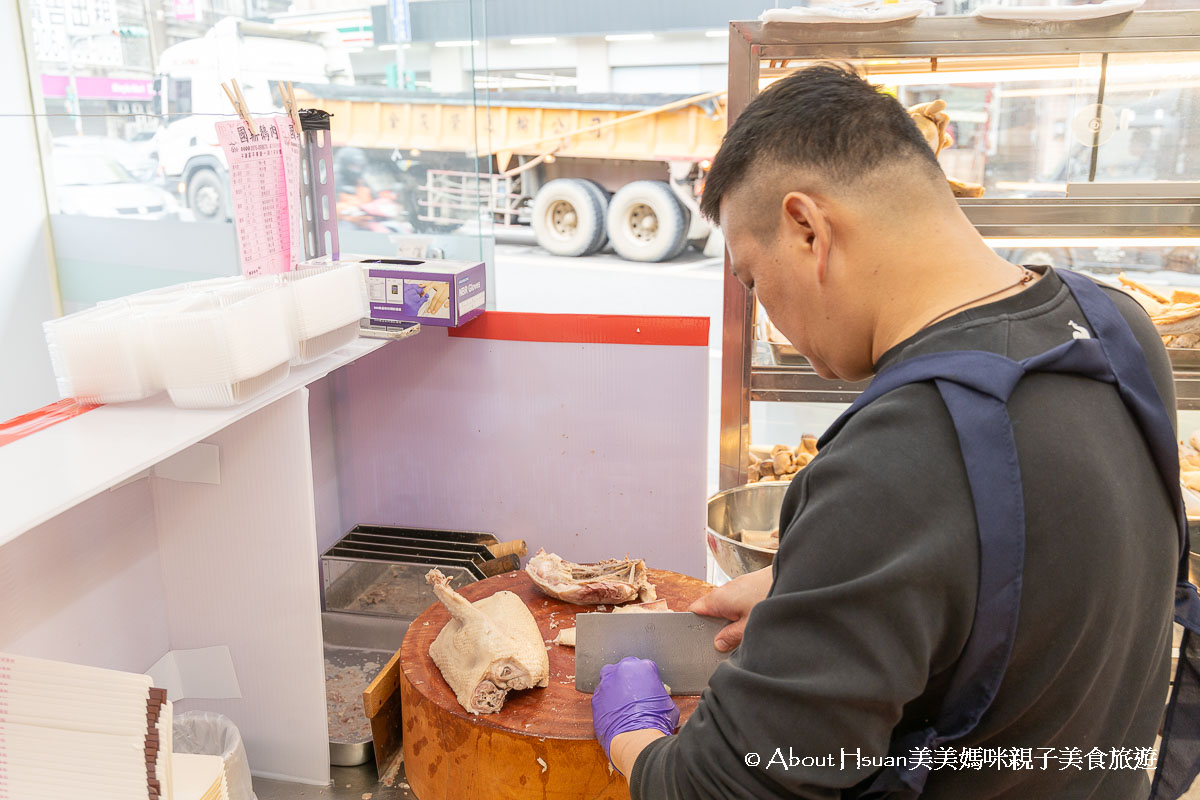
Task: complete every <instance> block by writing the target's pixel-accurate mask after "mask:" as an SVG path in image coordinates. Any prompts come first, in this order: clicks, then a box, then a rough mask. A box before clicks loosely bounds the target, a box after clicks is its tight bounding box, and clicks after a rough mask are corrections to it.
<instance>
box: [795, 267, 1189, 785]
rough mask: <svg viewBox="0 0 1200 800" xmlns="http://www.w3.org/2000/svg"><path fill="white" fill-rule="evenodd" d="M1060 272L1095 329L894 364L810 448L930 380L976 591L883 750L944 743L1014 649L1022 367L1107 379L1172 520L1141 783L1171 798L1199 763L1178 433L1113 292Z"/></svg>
mask: <svg viewBox="0 0 1200 800" xmlns="http://www.w3.org/2000/svg"><path fill="white" fill-rule="evenodd" d="M1057 274H1058V275H1059V276H1060V277H1061V278H1062V279H1063V281H1064V282H1065V283H1066V285H1067V287H1068V288H1069V289H1070V290H1071V293H1072V294H1073V295H1074V297H1075V300H1076V302H1077V303H1078V304H1079V307H1080V308H1081V309H1082V310H1083V314H1084V317H1085V318H1086V322H1087V323H1088V326H1089V327H1090V328H1091V330H1092V332H1093V337H1092V338H1087V337H1086V335H1085V336H1084V338H1074V339H1073V340H1072V341H1070V342H1067V343H1065V344H1062V345H1059V346H1058V347H1055V348H1053V349H1051V350H1048V351H1046V352H1045V353H1042V354H1041V355H1038V356H1034V357H1032V358H1027V359H1025V360H1023V361H1013V360H1011V359H1009V358H1006V357H1005V356H1002V355H999V354H998V353H989V352H983V351H971V350H962V351H951V352H944V353H931V354H928V355H923V356H917V357H916V358H912V359H909V360H907V361H902V362H900V363H898V364H896V365H894V366H892V367H888V368H887V369H885V370H883V371H882V372H880V373H879V374H878V375H877V376H876V377H875V379H874V380H873V381H872V382H871V385H870V386H869V387H867V389H866V391H864V392H863V393H862V394H861V395H860V396H859V397H858V399H857V400H855V402H854V404H853V405H851V406H850V408H849V409H848V410H847V411H846V412H845V413H844V414H843V415H842V416H841V417H839V418H838V420H837V421H836V422H834V424H833V425H832V426H831V427H830V428H829V430H828V431H826V433H825V435H824V436H823V437H822V438H821V441H820V444H819V446H820V447H821V448H824V447H825V445H826V444H828V443H829V441H830V440H832V439H833V438H834V437H835V436H837V434H838V432H839V431H840V430H841V429H842V427H843V426H845V424H846V422H847V421H848V420H849V419H850V417H852V416H854V414H855V413H857V412H858V411H859V410H861V409H862V408H863V407H865V406H866V405H868V404H869V403H871V401H873V400H875V399H876V398H878V397H880V396H882V395H884V394H887V393H888V392H890V391H892V390H893V389H897V388H899V387H901V386H905V385H907V384H909V383H915V382H918V381H933V383H934V385H935V386H937V389H938V391H939V392H940V393H941V395H942V400H943V401H944V402H945V404H946V408H947V410H949V412H950V417H951V419H952V420H953V423H954V429H955V431H956V432H957V434H958V441H959V446H960V448H961V450H962V457H963V462H964V463H965V465H966V468H967V479H968V482H969V484H970V487H971V496H972V498H973V500H974V502H975V521H976V524H977V526H978V529H979V555H980V561H979V596H978V600H977V602H976V605H975V620H974V624H973V626H972V629H971V633H970V635H969V636H968V638H967V643H966V646H965V647H964V649H963V653H962V655H961V657H960V659H959V661H958V664H957V666H956V667H955V671H954V674H953V677H952V678H951V682H950V684H949V688H948V690H947V693H946V697H945V700H944V702H943V706H942V708H941V709H940V711H939V712H938V715H937V718H936V720H935V721H934V723H933V725H932V726H930V727H928V728H924V729H922V730H917V731H913V732H911V733H909V734H907V735H905V736H902V737H900V738H898V739H896V740H894V741H893V742H892V743H891V747H890V750H889V755H892V756H905V757H910V756H911V753H912V751H913V749H915V748H922V747H927V748H930V749H931V750H932V749H933V748H935V747H939V746H943V745H946V744H947V743H950V742H954V741H956V740H959V739H961V738H962V737H964V736H966V735H967V734H969V733H970V732H971V731H972V730H973V729H974V728H975V726H976V725H978V723H979V719H980V717H982V716H983V713H984V712H985V711H986V710H987V709H988V706H990V705H991V703H992V700H993V699H994V698H995V696H996V691H997V689H998V688H999V687H1000V680H1001V679H1002V678H1003V677H1004V672H1005V670H1006V669H1007V667H1008V660H1009V656H1010V655H1011V653H1012V647H1013V639H1014V637H1015V636H1016V631H1017V616H1018V612H1019V610H1020V605H1021V580H1022V574H1023V571H1024V559H1025V504H1024V497H1023V491H1022V488H1021V470H1020V466H1019V464H1018V462H1017V446H1016V440H1015V437H1014V436H1013V429H1012V422H1011V421H1010V419H1009V416H1008V405H1007V404H1008V398H1009V397H1010V396H1011V395H1012V392H1013V389H1014V388H1016V385H1017V383H1018V382H1019V381H1020V380H1021V378H1022V377H1023V376H1024V375H1026V374H1028V373H1031V372H1046V373H1069V374H1076V375H1083V376H1086V377H1089V378H1092V379H1094V380H1098V381H1104V382H1105V383H1111V384H1113V385H1114V386H1115V387H1116V389H1117V391H1118V392H1119V393H1120V396H1121V399H1122V400H1123V401H1124V403H1125V406H1126V407H1127V408H1128V409H1129V412H1130V413H1131V414H1132V415H1133V417H1134V418H1135V419H1136V420H1137V423H1138V426H1139V427H1140V429H1141V432H1142V435H1143V436H1144V437H1145V438H1146V442H1147V443H1148V445H1149V448H1150V451H1151V454H1152V455H1153V457H1154V461H1155V464H1156V466H1157V467H1158V472H1159V474H1160V475H1161V477H1162V481H1163V485H1164V486H1165V487H1166V488H1167V492H1168V494H1169V496H1170V497H1171V498H1172V500H1173V502H1174V503H1175V506H1176V516H1177V517H1178V521H1179V550H1180V558H1179V572H1178V583H1177V584H1176V590H1175V620H1176V621H1177V622H1179V623H1180V624H1181V625H1183V626H1184V635H1183V642H1182V644H1181V645H1180V648H1179V666H1178V668H1177V670H1176V673H1175V681H1174V687H1173V688H1172V691H1171V695H1170V699H1169V701H1168V703H1167V709H1166V717H1165V719H1164V724H1163V733H1162V747H1161V749H1160V751H1159V755H1158V764H1157V771H1156V772H1155V775H1154V781H1153V784H1152V786H1151V789H1150V797H1151V798H1152V799H1153V800H1175V798H1177V797H1179V795H1180V794H1182V793H1183V792H1184V791H1185V790H1186V789H1187V788H1188V786H1189V785H1190V783H1191V782H1192V780H1193V779H1194V778H1195V777H1196V775H1197V773H1198V772H1200V596H1198V595H1197V593H1196V587H1194V586H1193V585H1192V584H1191V583H1190V582H1189V581H1188V567H1187V565H1188V531H1187V519H1186V517H1185V515H1184V510H1183V498H1182V495H1181V493H1180V489H1179V450H1178V446H1177V444H1176V441H1175V432H1174V429H1173V427H1172V425H1171V420H1170V417H1169V416H1168V415H1167V410H1166V408H1165V407H1164V405H1163V402H1162V399H1161V398H1160V396H1159V394H1158V389H1157V387H1156V386H1155V385H1154V381H1153V379H1152V378H1151V376H1150V368H1149V366H1148V365H1147V363H1146V357H1145V354H1144V353H1143V352H1142V348H1141V346H1140V345H1139V344H1138V342H1137V339H1135V338H1134V335H1133V332H1132V331H1131V330H1130V328H1129V325H1128V323H1126V321H1125V318H1124V317H1122V316H1121V313H1120V312H1119V311H1118V310H1117V307H1116V306H1115V305H1114V304H1113V302H1112V300H1110V299H1109V298H1108V297H1107V296H1106V295H1105V294H1104V291H1103V290H1101V289H1100V288H1099V287H1098V286H1096V284H1095V283H1093V282H1092V281H1091V280H1089V279H1088V278H1085V277H1083V276H1081V275H1077V274H1075V273H1072V272H1068V271H1065V270H1058V271H1057ZM1078 335H1083V334H1077V336H1078ZM909 760H910V761H911V758H910V759H909ZM928 775H929V768H928V766H924V765H923V766H920V767H916V768H913V767H906V768H899V767H886V768H884V769H883V771H881V772H880V773H879V774H878V775H877V776H876V777H875V779H874V781H873V782H872V783H871V784H870V786H869V787H868V788H867V790H866V791H865V793H863V794H862V795H860V796H861V797H869V798H887V800H911V799H912V798H916V797H919V796H920V794H921V791H922V789H923V788H924V785H925V780H926V778H927V777H928Z"/></svg>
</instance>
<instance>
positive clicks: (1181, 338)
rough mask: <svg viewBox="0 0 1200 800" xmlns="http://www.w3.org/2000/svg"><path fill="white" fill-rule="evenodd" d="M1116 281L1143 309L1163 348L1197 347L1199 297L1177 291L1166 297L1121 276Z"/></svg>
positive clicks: (1199, 339)
mask: <svg viewBox="0 0 1200 800" xmlns="http://www.w3.org/2000/svg"><path fill="white" fill-rule="evenodd" d="M1117 280H1119V281H1120V282H1121V287H1122V288H1124V289H1125V291H1126V292H1127V293H1128V294H1129V295H1131V296H1132V297H1133V299H1134V300H1137V301H1138V302H1139V303H1140V304H1141V305H1142V308H1144V309H1146V313H1148V314H1149V315H1150V321H1151V322H1153V323H1154V327H1155V328H1156V329H1157V330H1158V334H1159V336H1162V337H1163V342H1164V343H1165V344H1166V345H1167V346H1169V347H1176V348H1183V347H1196V346H1197V345H1200V294H1197V293H1195V292H1189V291H1186V290H1180V289H1177V290H1175V291H1173V292H1172V293H1171V296H1170V297H1167V296H1165V295H1163V294H1160V293H1158V292H1156V291H1154V290H1153V289H1151V288H1150V287H1149V286H1146V285H1145V284H1142V283H1138V282H1137V281H1135V280H1131V279H1130V278H1127V277H1126V276H1125V274H1124V273H1122V274H1121V275H1118V276H1117Z"/></svg>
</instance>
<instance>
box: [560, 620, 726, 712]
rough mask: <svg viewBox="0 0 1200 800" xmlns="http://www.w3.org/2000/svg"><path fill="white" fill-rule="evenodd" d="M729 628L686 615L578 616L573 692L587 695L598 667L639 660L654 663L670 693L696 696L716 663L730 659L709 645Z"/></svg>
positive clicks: (721, 622)
mask: <svg viewBox="0 0 1200 800" xmlns="http://www.w3.org/2000/svg"><path fill="white" fill-rule="evenodd" d="M728 624H729V620H727V619H721V618H719V617H702V616H700V615H699V614H693V613H691V612H690V611H645V612H640V613H637V614H612V613H603V612H594V613H590V614H577V615H576V616H575V688H576V689H577V690H578V691H581V692H588V693H589V694H590V693H591V692H593V691H595V689H596V685H597V684H598V683H600V669H601V668H602V667H604V666H605V665H606V664H616V663H617V662H618V661H620V660H621V659H623V658H625V657H626V656H637V657H638V658H648V659H650V660H651V661H653V662H654V663H656V664H658V674H659V675H660V676H661V677H662V680H663V683H665V684H667V685H668V686H670V687H671V693H672V694H700V693H701V692H702V691H704V688H705V687H706V686H708V679H709V678H710V677H711V676H712V674H713V671H714V670H716V668H717V665H718V664H720V663H721V662H722V661H724V660H726V659H727V658H729V653H722V652H721V651H719V650H717V648H716V647H715V646H714V645H713V639H714V638H715V637H716V635H717V632H718V631H720V630H721V628H723V627H725V626H726V625H728Z"/></svg>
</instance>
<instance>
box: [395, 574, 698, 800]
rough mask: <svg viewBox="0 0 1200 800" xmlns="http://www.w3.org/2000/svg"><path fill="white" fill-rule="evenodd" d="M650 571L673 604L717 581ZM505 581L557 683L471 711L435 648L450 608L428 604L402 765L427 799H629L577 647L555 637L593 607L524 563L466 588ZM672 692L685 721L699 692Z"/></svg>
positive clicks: (415, 657)
mask: <svg viewBox="0 0 1200 800" xmlns="http://www.w3.org/2000/svg"><path fill="white" fill-rule="evenodd" d="M648 574H649V578H650V581H651V582H652V583H653V584H654V585H655V587H656V589H657V590H658V596H659V597H660V598H662V599H665V600H666V601H667V604H668V606H669V607H670V608H671V610H672V611H684V610H686V609H687V607H688V606H689V605H690V604H691V603H692V601H693V600H696V599H697V598H699V597H701V596H702V595H704V594H706V593H707V592H708V591H709V590H711V589H712V586H711V585H709V584H707V583H705V582H704V581H701V580H697V579H696V578H690V577H688V576H686V575H679V574H677V573H674V572H664V571H662V570H655V569H652V570H648ZM502 590H507V591H510V592H513V593H514V594H516V595H517V596H518V597H520V598H521V599H522V600H523V601H524V602H525V605H526V606H527V607H528V608H529V610H530V612H532V613H533V618H534V619H535V620H536V621H537V624H538V629H539V630H540V631H541V633H542V639H543V640H545V641H546V644H547V647H548V648H549V650H548V651H547V654H548V655H549V657H550V685H549V686H548V687H547V688H545V689H529V690H527V691H521V692H510V693H509V695H508V699H507V700H506V702H505V703H504V708H502V709H501V710H500V712H499V713H497V714H484V715H479V716H475V715H473V714H470V713H468V712H467V711H466V710H465V709H463V707H462V706H460V705H459V704H458V701H457V700H455V698H454V692H453V691H452V690H451V689H450V686H449V685H448V684H447V683H446V682H445V680H443V679H442V674H441V672H440V671H439V670H438V668H437V665H436V664H434V663H433V659H431V658H430V657H429V645H431V644H432V643H433V640H434V639H435V638H437V635H438V633H440V632H441V630H442V627H443V626H444V625H445V624H446V622H447V621H448V620H449V618H450V615H449V614H448V613H446V610H445V609H444V608H443V607H442V606H441V604H440V603H439V604H435V605H432V606H430V607H429V608H427V609H426V610H425V611H424V612H423V613H422V614H421V616H419V617H417V619H416V620H415V621H414V622H413V623H412V625H410V626H409V628H408V634H407V635H406V636H405V637H404V643H403V645H401V647H400V666H401V670H400V676H399V677H400V693H401V700H400V704H401V713H402V715H403V726H404V730H403V746H404V771H405V775H406V778H407V780H408V783H409V785H410V786H412V790H413V793H414V794H415V795H416V796H417V797H419V798H421V800H443V799H446V800H449V798H454V799H455V800H459V799H460V798H463V799H465V798H471V800H525V799H526V798H545V800H579V799H580V798H585V797H586V798H589V800H628V797H629V786H628V784H627V783H626V782H625V779H624V778H623V777H621V775H620V773H618V772H616V771H611V772H610V771H609V767H608V759H607V758H606V757H605V755H604V750H603V749H602V748H601V747H600V744H599V743H598V742H597V741H596V739H595V734H594V733H593V731H592V696H591V695H590V694H586V693H584V692H577V691H576V690H575V650H574V648H570V647H561V646H559V645H556V644H551V643H550V642H551V641H552V640H553V639H554V638H555V637H556V636H558V631H559V630H560V629H561V628H572V627H574V626H575V615H576V614H577V613H587V612H590V611H594V610H595V609H594V608H593V607H591V606H577V605H572V604H571V603H564V602H563V601H561V600H555V599H554V598H551V597H546V596H545V595H544V594H542V593H541V592H540V591H538V589H537V588H536V587H535V586H534V585H533V581H532V580H530V578H529V575H527V574H526V573H525V571H524V570H522V571H519V572H510V573H506V574H504V575H497V576H496V577H494V578H488V579H487V580H483V581H479V582H478V583H472V584H470V585H468V586H465V587H463V588H462V589H459V590H458V591H459V593H460V594H461V595H462V596H463V597H465V598H467V599H468V600H470V601H472V602H474V601H476V600H480V599H482V598H484V597H488V596H490V595H492V594H495V593H496V592H498V591H502ZM608 608H609V610H611V609H612V606H609V607H608ZM552 622H553V623H555V624H556V627H554V628H551V627H550V624H551V623H552ZM673 699H674V700H675V702H676V703H677V704H678V705H679V710H680V724H682V723H683V722H685V721H686V720H687V718H688V717H690V716H691V714H692V712H693V711H695V710H696V706H697V704H698V703H699V702H700V698H699V696H697V695H691V696H682V695H681V696H676V697H674V698H673ZM539 759H541V761H540V762H539Z"/></svg>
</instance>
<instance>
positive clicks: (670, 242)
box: [608, 181, 688, 261]
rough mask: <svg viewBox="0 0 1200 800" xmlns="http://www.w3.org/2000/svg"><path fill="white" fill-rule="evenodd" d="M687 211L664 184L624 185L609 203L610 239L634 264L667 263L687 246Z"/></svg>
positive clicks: (619, 253)
mask: <svg viewBox="0 0 1200 800" xmlns="http://www.w3.org/2000/svg"><path fill="white" fill-rule="evenodd" d="M687 233H688V216H687V211H686V209H684V207H683V206H682V205H681V204H680V202H679V201H678V200H676V199H675V195H673V194H671V188H670V187H669V186H667V184H666V183H665V182H663V181H634V182H633V183H630V184H627V185H626V186H622V187H621V188H620V189H618V190H617V193H616V194H615V195H613V198H612V200H611V201H610V202H609V204H608V240H609V242H611V243H612V246H613V249H614V250H616V251H617V255H619V256H621V257H622V258H625V259H628V260H630V261H667V260H670V259H672V258H675V257H676V256H678V255H679V254H680V253H682V252H683V251H684V249H685V248H686V247H687Z"/></svg>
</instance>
